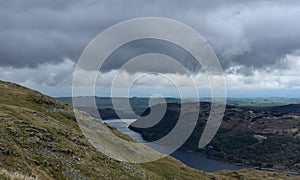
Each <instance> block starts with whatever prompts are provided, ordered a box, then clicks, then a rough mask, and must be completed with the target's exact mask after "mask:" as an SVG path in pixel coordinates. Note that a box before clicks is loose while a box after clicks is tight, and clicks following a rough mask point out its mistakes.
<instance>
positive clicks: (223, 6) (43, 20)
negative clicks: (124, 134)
mask: <svg viewBox="0 0 300 180" xmlns="http://www.w3.org/2000/svg"><path fill="white" fill-rule="evenodd" d="M146 16H151V17H152V16H155V17H165V18H170V19H174V20H178V21H180V22H182V23H184V24H187V25H188V26H190V27H192V28H193V29H195V30H196V31H197V32H199V33H200V34H201V35H202V36H203V37H204V38H205V39H206V40H207V41H208V42H209V44H210V45H211V47H212V48H213V49H214V51H215V52H216V55H217V56H218V58H219V60H220V63H221V65H222V67H223V70H224V72H225V78H226V82H227V86H228V95H229V96H236V97H240V96H241V97H247V96H252V97H253V96H286V97H300V72H299V69H300V23H299V19H300V1H298V0H290V1H285V0H282V1H276V0H273V1H269V0H268V1H267V0H266V1H263V0H257V1H256V0H252V1H238V0H228V1H219V0H218V1H217V0H212V1H206V0H203V1H201V0H197V1H176V0H169V1H168V0H164V1H161V0H157V1H154V0H151V1H142V0H126V1H125V0H123V1H118V0H115V1H112V0H100V1H98V0H88V1H81V0H70V1H69V0H65V1H61V0H49V1H40V0H26V1H24V0H0V79H2V80H6V81H13V82H16V83H20V84H23V85H25V86H28V87H31V88H34V89H37V90H40V91H42V92H44V93H46V94H48V95H53V96H69V95H71V85H72V73H73V71H74V67H75V65H76V62H77V61H78V59H79V57H80V54H81V53H82V51H83V50H84V48H85V47H86V46H87V44H88V43H89V42H90V41H91V40H92V39H93V38H94V37H95V36H96V35H97V34H99V33H100V32H101V31H103V30H104V29H106V28H108V27H110V26H112V25H114V24H116V23H118V22H121V21H124V20H128V19H131V18H138V17H146ZM153 51H154V52H160V53H163V52H166V54H172V55H173V56H176V57H178V58H181V59H182V63H183V65H185V66H186V68H187V70H188V71H190V73H191V74H189V73H187V74H186V73H180V72H179V73H175V74H174V72H169V71H167V69H168V68H164V66H166V67H167V66H168V64H167V63H165V65H163V64H162V63H161V62H160V61H159V60H153V59H150V58H148V59H147V58H145V65H144V66H142V65H136V66H137V68H131V69H130V68H129V69H127V71H125V72H121V73H123V74H122V76H121V78H123V79H121V81H120V82H125V83H126V82H127V80H128V79H130V78H135V77H136V76H138V75H139V73H143V72H147V73H148V75H147V76H145V78H143V79H141V80H139V81H137V82H136V84H135V85H134V87H135V88H136V89H135V90H134V91H132V92H133V93H135V94H137V95H139V96H147V95H150V94H151V93H152V91H153V90H151V87H155V88H156V89H159V90H160V92H161V93H162V94H164V95H167V96H173V95H174V96H176V95H175V94H176V93H173V91H172V90H170V89H172V88H173V87H171V85H170V82H167V81H165V80H163V79H161V77H159V76H158V75H155V74H153V73H151V72H155V73H157V72H161V73H166V74H169V75H170V76H172V78H174V79H176V80H178V82H182V83H181V84H180V86H184V87H188V86H189V85H188V84H186V82H188V81H187V80H186V79H185V78H189V76H190V77H193V78H194V79H196V82H197V86H198V87H199V89H208V88H209V86H208V85H207V81H206V80H205V76H204V75H203V73H202V72H201V71H198V70H199V68H197V67H195V66H194V64H193V63H190V62H191V61H190V59H191V57H189V56H188V54H187V53H186V52H184V51H182V50H180V49H178V48H176V47H172V46H171V45H170V44H168V43H164V42H152V41H144V42H133V43H131V44H128V45H127V46H124V47H122V48H121V49H119V50H118V51H117V52H116V53H114V54H113V55H112V57H111V58H110V59H109V60H108V61H107V62H106V64H105V66H104V67H103V70H102V71H101V74H100V75H99V76H98V77H99V78H98V81H97V82H98V83H99V84H101V87H100V88H98V89H97V95H99V96H101V95H107V92H106V91H107V87H106V86H109V82H111V80H112V78H113V77H114V75H115V74H116V73H117V72H118V68H120V67H121V66H122V64H123V63H124V62H126V60H128V58H132V57H133V56H134V55H137V54H141V53H145V52H153ZM150 61H151V63H149V62H150ZM138 67H140V69H138ZM137 69H138V70H137ZM158 82H159V83H158ZM120 87H122V84H120ZM156 91H157V90H156ZM170 92H172V93H170ZM168 93H169V94H168ZM207 93H208V91H207V90H203V95H204V96H205V95H207ZM208 94H209V93H208Z"/></svg>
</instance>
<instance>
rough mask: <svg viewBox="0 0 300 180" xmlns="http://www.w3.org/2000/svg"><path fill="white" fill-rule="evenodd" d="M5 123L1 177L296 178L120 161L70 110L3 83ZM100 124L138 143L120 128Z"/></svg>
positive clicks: (0, 130)
mask: <svg viewBox="0 0 300 180" xmlns="http://www.w3.org/2000/svg"><path fill="white" fill-rule="evenodd" d="M78 113H80V112H78ZM84 116H85V115H84ZM86 118H89V117H88V116H86ZM0 122H1V126H0V169H1V171H0V178H1V179H13V178H15V179H29V178H30V179H32V178H37V179H42V180H44V179H212V178H213V179H219V178H221V179H224V178H225V179H226V178H230V179H246V177H254V178H255V179H257V178H263V177H269V178H282V179H295V177H289V176H287V175H284V174H278V173H266V172H260V171H255V170H252V169H248V170H243V171H230V172H228V171H225V172H219V173H215V174H209V173H205V172H202V171H198V170H195V169H192V168H189V167H186V166H185V165H183V164H182V163H181V162H179V161H177V160H175V159H173V158H171V157H166V158H164V159H161V160H158V161H156V162H151V163H145V164H130V163H124V162H118V161H115V160H113V159H111V158H109V157H107V156H105V155H104V154H102V153H101V152H99V151H97V150H96V149H95V148H94V147H93V146H92V145H91V144H90V143H89V142H88V141H87V140H86V138H85V137H84V136H83V134H82V132H81V131H80V129H79V126H78V125H77V123H76V119H75V118H74V113H73V109H72V108H71V107H70V106H68V105H66V104H64V103H62V102H59V101H57V100H55V99H53V98H50V97H48V96H45V95H42V94H40V93H38V92H36V91H32V90H30V89H27V88H24V87H22V86H19V85H16V84H13V83H7V82H2V81H0ZM100 125H101V126H102V127H101V128H103V129H104V128H106V129H110V130H112V131H113V132H114V133H115V134H116V135H118V136H120V137H122V138H124V139H128V140H129V141H132V140H131V139H130V138H129V137H128V136H126V135H124V134H121V133H119V132H118V131H116V130H115V129H113V128H110V127H107V126H106V125H104V124H103V123H100ZM103 138H105V137H103ZM17 175H19V176H18V177H16V176H17Z"/></svg>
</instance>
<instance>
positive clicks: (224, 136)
mask: <svg viewBox="0 0 300 180" xmlns="http://www.w3.org/2000/svg"><path fill="white" fill-rule="evenodd" d="M157 106H161V105H157ZM194 106H195V105H194V103H188V104H187V105H186V106H185V107H189V110H193V107H194ZM284 107H289V106H284ZM293 107H295V106H293ZM154 108H155V107H153V109H154ZM180 109H181V106H180V104H177V103H169V104H167V111H166V113H165V116H164V117H163V118H162V120H161V121H160V122H159V123H157V124H156V125H154V126H153V127H150V128H137V127H142V126H141V125H139V124H143V123H144V121H147V118H140V119H138V120H137V121H135V122H134V123H133V124H131V125H130V126H129V128H130V129H132V130H134V131H137V132H139V133H141V134H142V136H143V138H144V139H146V140H148V141H154V140H157V139H160V138H162V137H163V136H165V135H166V134H168V133H169V132H170V130H171V129H172V128H173V127H174V126H175V124H176V123H177V121H178V117H179V114H180ZM273 109H274V108H273ZM276 109H280V107H278V108H276ZM283 110H285V111H286V109H283ZM292 110H293V109H292ZM148 111H150V109H148V110H146V111H145V114H147V113H148ZM209 112H210V103H207V102H203V103H201V107H200V114H199V118H198V122H197V125H196V127H195V129H194V131H193V133H192V135H191V136H190V138H189V139H188V140H187V141H186V142H185V144H184V145H183V148H186V149H189V150H195V151H199V152H201V153H204V154H206V155H208V156H211V157H214V158H218V159H223V160H225V161H229V162H234V163H243V164H249V165H253V166H260V167H264V168H276V169H283V170H289V171H297V172H300V114H299V113H298V114H297V113H294V112H296V111H294V110H293V113H291V114H290V113H288V112H286V113H279V112H272V111H269V110H268V111H266V110H250V109H246V108H238V107H234V106H227V107H226V111H225V114H224V118H223V121H222V124H221V126H220V129H219V131H218V133H217V134H216V136H215V137H214V138H213V140H212V141H211V142H210V144H208V146H206V147H205V148H204V149H199V148H198V142H199V139H200V137H201V134H202V131H203V129H204V126H205V125H206V122H207V119H208V115H209ZM187 122H188V119H187ZM135 126H136V127H135Z"/></svg>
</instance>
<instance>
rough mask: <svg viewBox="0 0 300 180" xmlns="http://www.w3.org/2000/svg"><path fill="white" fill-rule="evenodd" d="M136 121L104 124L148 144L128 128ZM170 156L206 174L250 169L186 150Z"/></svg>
mask: <svg viewBox="0 0 300 180" xmlns="http://www.w3.org/2000/svg"><path fill="white" fill-rule="evenodd" d="M134 121H135V119H113V120H105V121H103V122H105V123H106V124H108V125H110V126H112V127H115V128H117V129H118V130H119V131H120V132H122V133H124V134H127V135H129V136H130V137H131V138H133V139H135V140H136V141H138V142H140V143H147V141H145V140H144V139H143V138H142V137H141V135H140V134H139V133H137V132H134V131H132V130H130V129H129V128H128V126H129V124H131V123H132V122H134ZM170 155H171V156H172V157H174V158H176V159H177V160H179V161H181V162H182V163H184V164H185V165H187V166H189V167H192V168H195V169H199V170H203V171H206V172H215V171H219V170H225V169H227V170H238V169H243V168H247V167H249V166H245V165H241V166H240V165H235V164H230V163H227V162H223V161H220V160H216V159H211V158H208V157H206V156H204V155H202V154H199V153H196V152H190V151H187V150H184V149H178V150H176V151H175V152H173V153H172V154H170Z"/></svg>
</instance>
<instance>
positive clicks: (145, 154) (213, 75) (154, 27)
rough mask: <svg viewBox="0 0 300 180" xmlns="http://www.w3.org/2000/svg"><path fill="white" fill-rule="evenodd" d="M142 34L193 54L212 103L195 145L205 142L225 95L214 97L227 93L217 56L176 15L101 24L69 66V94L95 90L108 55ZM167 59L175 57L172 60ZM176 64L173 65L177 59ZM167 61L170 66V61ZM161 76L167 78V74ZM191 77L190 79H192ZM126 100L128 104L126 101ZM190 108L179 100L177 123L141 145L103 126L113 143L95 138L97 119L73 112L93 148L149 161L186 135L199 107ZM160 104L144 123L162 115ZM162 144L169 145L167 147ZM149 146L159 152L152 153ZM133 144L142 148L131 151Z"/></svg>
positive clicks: (215, 127)
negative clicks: (73, 65) (107, 25)
mask: <svg viewBox="0 0 300 180" xmlns="http://www.w3.org/2000/svg"><path fill="white" fill-rule="evenodd" d="M145 38H152V39H158V40H164V41H168V42H171V43H174V44H176V45H178V46H179V47H181V48H183V49H185V50H186V51H188V52H189V53H190V54H192V55H193V57H195V59H196V60H197V61H198V63H199V64H200V65H201V66H202V68H203V70H204V71H205V73H206V76H207V79H208V80H209V82H210V85H211V95H212V104H211V111H210V115H209V118H208V121H207V124H206V126H205V129H204V131H203V134H202V136H201V138H200V141H199V147H200V148H201V147H204V146H205V145H207V144H208V143H209V142H210V141H211V139H212V138H213V137H214V135H215V134H216V132H217V130H218V128H219V126H220V124H221V121H222V118H223V114H224V111H225V105H226V100H225V99H222V100H223V101H222V102H220V101H218V102H216V100H215V98H214V97H226V85H225V79H224V77H223V71H222V68H221V65H220V63H219V61H218V58H217V56H216V55H215V53H214V51H213V50H212V49H211V48H210V46H209V45H208V43H207V42H206V41H205V40H204V38H203V37H202V36H201V35H200V34H199V33H197V32H196V31H194V30H193V29H191V28H190V27H188V26H186V25H184V24H182V23H180V22H178V21H174V20H170V19H165V18H151V17H149V18H138V19H132V20H129V21H124V22H121V23H119V24H116V25H114V26H112V27H110V28H108V29H106V30H104V31H103V32H102V33H100V34H99V35H98V36H96V37H95V38H94V39H93V40H92V41H91V42H90V43H89V44H88V46H87V47H86V48H85V49H84V51H83V53H82V55H81V56H80V59H79V61H78V63H77V65H76V68H75V72H74V78H73V97H77V96H79V95H80V87H82V86H86V87H87V89H89V90H90V93H91V94H90V95H92V96H95V82H96V78H97V75H98V73H99V70H100V69H101V66H102V65H103V63H104V62H105V61H106V59H107V57H108V56H109V55H110V54H111V53H113V52H114V51H115V50H116V49H117V48H119V47H120V46H122V45H124V44H126V43H128V42H131V41H134V40H139V39H145ZM172 60H173V61H174V62H176V60H174V59H172ZM129 62H130V61H129ZM133 64H134V63H133ZM174 64H175V63H174ZM176 65H177V66H178V62H177V63H176ZM124 66H126V64H125V65H124ZM179 66H180V65H179ZM169 67H170V68H172V64H170V66H169ZM182 68H184V66H182ZM84 70H88V72H89V73H85V74H84V73H82V71H84ZM83 74H84V75H85V77H84V79H87V80H88V83H87V82H84V84H83V83H82V81H81V80H80V79H82V75H83ZM162 76H163V75H162ZM116 78H117V76H116ZM165 78H167V79H169V80H170V81H172V79H170V78H168V77H166V76H165ZM193 81H194V80H193V79H191V82H193ZM132 83H134V82H129V85H128V88H130V87H131V85H132ZM172 83H173V84H174V85H175V86H176V87H177V88H178V91H179V93H180V95H184V93H187V92H185V91H184V90H182V89H181V88H180V86H178V85H177V84H176V81H172ZM192 84H194V86H193V87H191V88H190V90H191V91H189V93H191V92H192V93H193V94H192V96H194V97H199V95H198V91H197V87H196V85H195V83H192ZM113 88H114V86H113V87H112V89H113ZM185 95H187V94H185ZM112 98H114V97H112ZM114 105H115V103H114ZM127 105H128V106H129V103H128V104H127ZM73 106H74V107H75V108H76V107H80V106H81V102H80V101H77V100H76V98H73ZM89 106H90V107H93V108H95V109H96V108H97V105H96V102H95V99H91V100H90V105H89ZM190 108H191V107H190V106H189V105H188V104H185V103H182V104H181V110H180V115H179V119H178V123H177V124H176V126H175V127H174V128H173V129H172V131H171V132H170V133H169V134H167V135H166V136H164V137H163V138H161V139H159V140H157V141H154V142H149V143H145V144H146V145H147V146H143V147H140V144H139V143H133V142H128V141H126V140H123V139H121V138H119V137H117V136H116V135H114V134H113V133H110V132H107V131H105V132H106V135H107V136H109V137H111V138H112V139H114V144H113V146H115V147H112V145H111V144H110V143H109V145H108V144H107V142H99V141H102V139H101V138H100V139H99V138H97V136H96V135H95V133H94V132H92V130H93V128H96V127H95V124H96V122H88V121H87V120H85V119H84V118H82V115H80V114H78V113H75V114H76V118H77V121H78V123H79V126H80V128H81V130H82V131H83V133H84V134H85V135H86V136H87V139H88V140H89V141H90V142H91V143H92V144H93V145H94V146H95V147H96V148H97V149H98V150H100V151H101V152H103V153H105V154H107V155H109V156H111V157H112V158H114V159H116V160H119V161H127V162H134V163H141V162H149V161H154V160H157V159H160V158H162V157H164V156H166V155H168V154H171V153H172V152H174V151H175V150H176V149H177V148H179V147H180V146H181V145H182V144H183V143H184V142H185V141H186V140H187V139H188V137H189V136H190V135H191V133H192V132H193V129H194V127H195V126H196V123H197V119H198V114H199V111H198V110H199V108H200V107H199V104H197V103H196V104H195V105H194V106H193V108H195V109H196V110H197V111H189V109H190ZM165 109H166V108H165V107H163V106H155V107H153V109H151V113H150V114H149V115H148V116H146V118H148V119H149V122H150V123H149V124H150V125H153V124H155V123H157V122H158V121H157V119H159V118H161V116H162V114H161V112H165ZM99 117H100V116H99ZM149 124H148V125H149ZM146 126H147V125H146ZM142 127H145V125H142ZM96 131H97V130H96V129H95V132H96ZM103 132H104V131H103ZM99 144H101V146H99ZM165 145H168V146H167V148H166V146H165ZM162 146H163V147H162ZM145 147H147V148H145ZM149 147H151V148H153V149H155V150H158V151H160V152H162V153H163V154H156V153H155V151H153V150H152V149H151V148H149ZM132 148H133V149H136V148H139V149H142V150H141V151H139V152H138V153H136V154H135V155H134V156H132ZM151 154H152V155H151ZM153 154H155V155H153Z"/></svg>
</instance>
